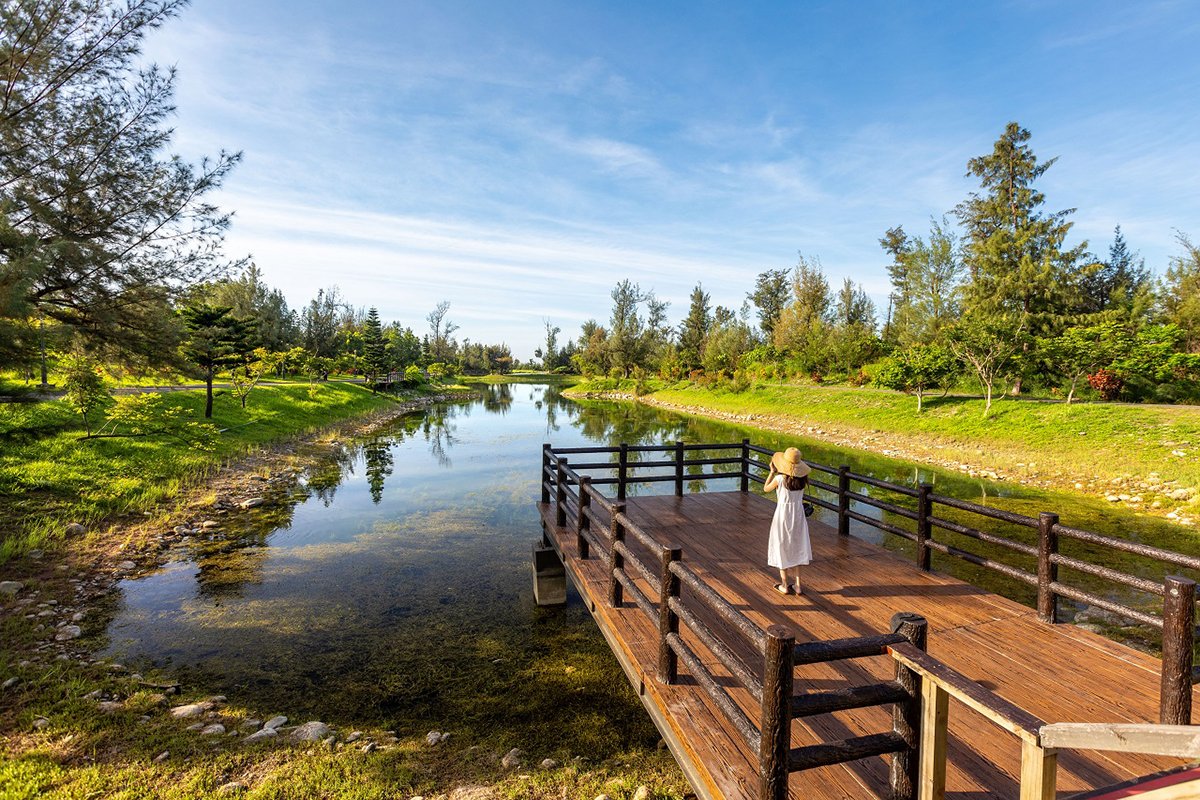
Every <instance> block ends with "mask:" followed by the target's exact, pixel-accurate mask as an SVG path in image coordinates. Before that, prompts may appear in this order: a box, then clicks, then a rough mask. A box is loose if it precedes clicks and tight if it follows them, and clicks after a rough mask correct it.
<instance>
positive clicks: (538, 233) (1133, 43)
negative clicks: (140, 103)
mask: <svg viewBox="0 0 1200 800" xmlns="http://www.w3.org/2000/svg"><path fill="white" fill-rule="evenodd" d="M1198 42H1200V4H1197V3H1193V2H1137V3H1129V2H1053V0H1049V1H1047V2H1032V1H1030V2H1025V1H1017V2H945V3H915V2H855V3H843V2H792V3H784V2H749V1H747V2H737V3H707V2H687V3H684V2H654V3H645V2H617V1H616V0H611V1H610V2H586V1H585V0H571V2H567V1H566V0H559V1H557V2H520V1H517V2H490V1H487V2H485V1H484V0H480V1H479V2H457V1H456V0H438V1H437V2H428V3H426V2H366V1H365V0H340V1H339V2H336V3H335V2H328V1H325V2H322V1H321V0H195V1H194V3H193V5H192V6H191V7H189V8H187V9H186V10H185V11H184V12H183V14H182V15H181V16H180V17H179V18H177V19H175V20H172V21H171V22H169V23H167V24H166V25H165V26H164V27H163V28H161V29H160V30H158V31H155V32H154V33H152V34H151V35H150V37H149V38H148V39H147V41H146V43H145V45H146V46H145V55H146V57H147V58H148V59H150V60H152V61H154V62H156V63H158V64H160V65H164V66H166V65H174V66H175V67H176V68H177V69H178V79H177V90H176V104H177V106H178V112H177V116H176V118H175V120H174V126H175V139H174V142H173V151H174V152H177V153H179V154H180V155H182V156H183V157H185V158H187V159H189V160H192V161H198V160H199V159H200V158H202V157H203V156H206V155H209V156H211V155H214V154H216V153H217V152H219V151H220V150H222V149H224V150H229V151H240V152H241V153H242V154H243V161H242V163H241V164H240V165H239V166H238V167H237V169H236V170H235V171H234V173H233V174H232V175H231V176H230V178H229V179H228V180H227V182H226V184H225V185H224V186H223V187H222V188H221V189H220V190H219V191H218V192H215V193H213V194H212V195H211V199H212V200H213V201H214V202H216V203H217V204H218V205H219V206H220V207H221V208H222V209H225V210H231V211H234V212H235V216H234V223H233V226H232V228H231V230H230V231H229V233H228V236H227V238H226V253H227V255H229V256H230V257H231V258H238V257H242V256H250V257H251V258H252V259H253V261H254V262H255V263H256V264H257V265H258V266H259V268H260V269H261V270H262V271H263V273H264V276H265V279H266V280H267V281H268V282H269V283H271V284H272V285H274V286H277V287H279V288H280V289H282V290H283V292H284V294H285V295H286V296H287V297H288V300H289V302H290V303H291V304H292V306H293V307H299V306H302V305H303V304H305V303H307V302H308V300H309V299H310V298H311V297H312V296H314V295H315V294H316V292H317V290H318V289H320V288H325V287H329V286H333V285H337V286H338V287H339V288H340V289H341V292H342V295H343V296H344V297H345V299H346V300H347V301H348V302H350V303H351V304H353V305H355V306H358V307H369V306H375V307H377V308H378V310H379V312H380V315H381V316H382V317H383V318H384V320H385V321H386V320H398V321H400V322H401V323H402V324H404V325H407V326H411V327H412V328H413V329H414V330H416V331H418V333H421V332H423V331H424V329H425V328H426V327H427V323H426V322H425V316H426V315H427V314H428V312H429V311H430V310H431V309H432V308H433V307H434V306H435V305H437V303H439V302H440V301H442V300H448V301H450V303H451V307H450V313H449V317H450V319H451V320H453V321H454V322H455V323H456V324H457V325H459V331H458V333H457V335H458V336H459V337H460V338H464V337H465V338H469V339H471V340H472V341H484V342H489V343H492V342H500V341H504V342H507V343H508V344H509V345H510V346H511V347H512V348H513V352H514V355H516V356H517V357H519V358H522V359H527V358H529V357H531V356H532V354H533V350H534V348H535V347H536V346H538V344H539V343H540V342H541V341H542V340H543V338H544V320H546V319H549V320H550V321H551V322H552V323H553V324H555V325H557V326H559V327H561V328H562V329H563V332H564V333H563V337H574V336H576V335H577V333H578V330H579V326H580V325H581V323H583V322H584V321H585V320H587V319H589V318H596V319H599V320H603V319H605V318H606V317H607V316H608V313H609V309H610V305H611V302H610V298H609V292H610V291H611V289H612V287H613V285H614V284H615V283H616V282H617V281H619V280H622V279H625V278H628V279H630V280H632V281H634V282H635V283H637V284H639V285H640V286H641V287H642V288H643V289H651V290H653V291H654V292H655V293H656V294H657V295H658V297H660V298H661V299H665V300H669V301H670V303H671V308H670V312H669V313H670V317H671V319H672V320H673V321H678V320H680V319H682V317H683V316H684V315H685V314H686V312H687V305H688V296H689V294H690V292H691V290H692V288H693V287H694V286H695V285H696V284H697V283H701V284H702V285H703V287H704V289H705V291H706V292H708V293H709V295H710V296H711V300H712V303H713V304H714V305H716V304H722V305H725V306H727V307H732V308H736V307H739V306H740V305H741V304H742V302H743V301H744V300H745V298H746V293H747V292H748V291H750V290H751V289H752V287H753V284H754V279H755V276H756V275H757V274H758V273H760V272H762V271H763V270H766V269H782V268H790V267H791V266H793V265H795V263H796V261H797V258H798V254H799V253H803V254H804V256H805V257H806V258H817V259H819V261H820V263H821V264H822V266H823V268H824V270H825V273H826V275H827V277H828V279H829V282H830V284H831V285H832V286H834V287H835V288H836V287H839V286H840V285H841V283H842V281H843V280H844V279H845V278H850V279H852V280H853V281H855V282H856V283H859V284H861V285H862V286H863V287H864V288H865V289H866V291H867V292H868V294H869V295H870V296H871V297H872V299H873V300H874V301H875V303H876V305H877V306H878V307H879V312H878V313H879V316H880V318H881V321H882V317H883V315H884V314H885V313H886V307H887V295H888V291H889V286H888V281H887V272H886V266H885V265H886V263H887V262H888V258H887V257H886V256H885V255H884V253H883V251H882V250H881V248H880V246H879V238H880V237H881V236H882V235H883V233H884V231H886V230H887V229H888V228H890V227H893V226H895V225H903V226H904V228H905V230H906V231H908V232H909V233H910V234H915V235H923V234H925V233H926V232H927V231H928V229H929V224H930V219H931V217H940V216H941V215H943V214H946V213H948V212H950V211H951V209H953V207H954V206H955V205H956V204H957V203H959V202H960V201H962V200H963V199H964V198H965V197H967V195H968V193H970V192H971V191H973V190H974V189H976V188H978V185H977V183H976V182H974V181H973V179H970V178H968V177H966V176H965V172H966V164H967V161H968V159H970V158H972V157H974V156H978V155H983V154H986V153H989V152H990V151H991V149H992V146H993V144H994V142H995V140H996V139H997V138H998V137H999V136H1000V134H1001V133H1002V132H1003V130H1004V128H1005V125H1006V124H1007V123H1008V122H1010V121H1016V122H1019V123H1020V124H1021V125H1022V126H1023V127H1025V128H1027V129H1028V130H1029V131H1030V132H1031V133H1032V141H1031V143H1030V144H1031V146H1032V147H1033V150H1034V152H1035V153H1036V154H1037V156H1038V157H1039V159H1042V160H1045V159H1049V158H1058V161H1057V163H1055V164H1054V166H1053V167H1052V168H1051V169H1050V170H1049V171H1048V172H1046V173H1045V175H1044V176H1043V178H1042V179H1041V182H1040V188H1041V189H1042V191H1043V192H1044V193H1045V195H1046V198H1047V204H1046V208H1047V209H1048V210H1052V211H1056V210H1062V209H1068V208H1074V209H1077V210H1076V211H1075V213H1074V214H1073V215H1072V217H1071V219H1072V220H1073V222H1074V228H1073V229H1072V233H1071V239H1070V242H1069V243H1071V244H1075V243H1078V242H1080V241H1084V240H1086V241H1087V242H1088V243H1089V248H1090V249H1091V251H1092V252H1094V253H1097V254H1099V255H1101V256H1103V255H1104V254H1106V253H1107V250H1108V246H1109V244H1110V243H1111V241H1112V235H1113V229H1114V227H1115V226H1117V225H1118V224H1119V225H1120V226H1121V229H1122V231H1123V232H1124V234H1125V236H1126V239H1127V240H1128V242H1129V245H1130V247H1131V248H1133V249H1134V250H1137V251H1139V252H1140V253H1141V255H1142V256H1144V257H1145V259H1146V264H1147V266H1149V267H1151V268H1152V269H1153V270H1155V271H1157V272H1158V273H1160V274H1161V273H1162V272H1163V271H1164V270H1165V268H1166V265H1167V263H1168V261H1169V259H1170V257H1171V256H1172V255H1174V254H1176V253H1178V252H1180V248H1179V246H1178V244H1177V242H1176V241H1175V237H1176V234H1177V232H1183V233H1189V234H1190V235H1191V236H1192V237H1193V238H1200V102H1197V101H1198V100H1200V89H1198V87H1200V45H1198V44H1197V43H1198ZM560 338H561V337H560Z"/></svg>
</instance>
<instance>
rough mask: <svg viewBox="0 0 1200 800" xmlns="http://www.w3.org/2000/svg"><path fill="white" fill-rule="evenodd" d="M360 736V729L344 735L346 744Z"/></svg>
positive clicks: (351, 742)
mask: <svg viewBox="0 0 1200 800" xmlns="http://www.w3.org/2000/svg"><path fill="white" fill-rule="evenodd" d="M361 738H362V731H354V732H352V733H351V734H350V735H349V736H347V737H346V744H353V743H354V742H357V741H358V740H359V739H361Z"/></svg>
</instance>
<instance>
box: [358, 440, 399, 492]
mask: <svg viewBox="0 0 1200 800" xmlns="http://www.w3.org/2000/svg"><path fill="white" fill-rule="evenodd" d="M363 460H364V461H365V462H366V472H367V486H368V487H369V488H370V491H371V502H372V503H374V504H375V505H379V502H380V501H381V500H383V484H384V481H386V480H387V478H388V476H390V475H391V474H392V469H393V467H394V466H395V456H393V455H392V448H391V447H390V446H389V445H388V442H387V440H386V439H375V440H373V441H370V442H367V444H366V445H365V446H364V447H363Z"/></svg>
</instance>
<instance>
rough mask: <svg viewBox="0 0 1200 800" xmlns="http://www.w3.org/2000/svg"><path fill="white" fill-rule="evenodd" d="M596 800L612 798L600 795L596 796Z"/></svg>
mask: <svg viewBox="0 0 1200 800" xmlns="http://www.w3.org/2000/svg"><path fill="white" fill-rule="evenodd" d="M596 800H610V798H609V796H608V795H606V794H598V795H596Z"/></svg>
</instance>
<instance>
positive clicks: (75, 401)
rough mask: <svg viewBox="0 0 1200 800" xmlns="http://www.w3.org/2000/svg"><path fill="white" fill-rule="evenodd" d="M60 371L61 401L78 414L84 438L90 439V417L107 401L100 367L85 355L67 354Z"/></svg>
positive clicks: (107, 397) (106, 392)
mask: <svg viewBox="0 0 1200 800" xmlns="http://www.w3.org/2000/svg"><path fill="white" fill-rule="evenodd" d="M60 369H61V370H62V374H63V386H64V387H65V388H66V396H65V397H64V398H63V399H64V400H66V403H67V405H68V406H70V407H71V408H72V409H74V410H75V412H76V413H77V414H79V416H80V418H81V419H82V420H83V429H84V431H85V433H86V436H87V438H91V436H92V417H93V416H95V415H96V413H97V412H98V411H100V410H101V409H103V408H104V407H105V406H106V405H107V404H108V401H109V396H108V391H107V390H106V389H105V387H104V376H103V374H102V373H101V371H100V365H99V364H97V363H96V362H95V361H93V360H92V359H90V358H88V357H87V356H85V355H81V354H79V353H68V354H67V356H66V357H65V358H63V361H62V364H61V365H60Z"/></svg>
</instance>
